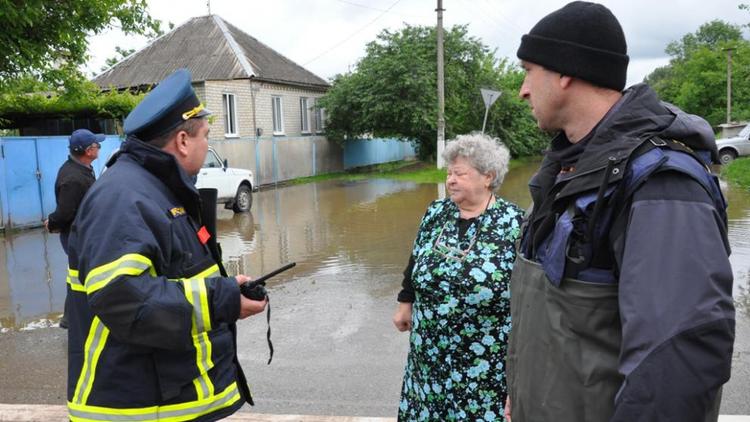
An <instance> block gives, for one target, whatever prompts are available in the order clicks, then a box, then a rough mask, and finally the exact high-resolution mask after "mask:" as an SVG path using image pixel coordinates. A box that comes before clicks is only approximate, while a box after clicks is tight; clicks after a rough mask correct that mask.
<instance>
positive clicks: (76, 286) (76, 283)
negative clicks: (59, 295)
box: [65, 268, 86, 292]
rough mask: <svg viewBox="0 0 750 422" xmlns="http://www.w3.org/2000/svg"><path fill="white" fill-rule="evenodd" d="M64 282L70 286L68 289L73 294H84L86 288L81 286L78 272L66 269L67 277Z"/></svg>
mask: <svg viewBox="0 0 750 422" xmlns="http://www.w3.org/2000/svg"><path fill="white" fill-rule="evenodd" d="M65 282H66V283H68V284H69V285H70V288H71V289H72V290H73V291H75V292H85V291H86V287H84V286H83V284H81V280H79V279H78V270H73V269H71V268H68V276H67V277H66V278H65Z"/></svg>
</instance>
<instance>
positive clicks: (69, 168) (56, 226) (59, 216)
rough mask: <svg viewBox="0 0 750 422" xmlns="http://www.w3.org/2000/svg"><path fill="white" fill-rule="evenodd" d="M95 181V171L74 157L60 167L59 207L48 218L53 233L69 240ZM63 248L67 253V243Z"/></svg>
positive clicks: (57, 194) (56, 199)
mask: <svg viewBox="0 0 750 422" xmlns="http://www.w3.org/2000/svg"><path fill="white" fill-rule="evenodd" d="M95 181H96V177H95V176H94V170H93V169H92V168H91V167H87V166H84V165H83V164H81V163H80V162H78V161H76V160H75V159H74V158H73V157H68V159H67V161H65V163H63V165H62V166H60V170H59V171H58V172H57V179H55V201H56V202H57V206H56V208H55V210H54V211H53V212H52V213H51V214H50V215H49V217H48V218H49V222H48V228H49V230H50V231H51V232H54V233H56V232H60V234H61V237H63V238H64V239H67V237H68V232H70V225H71V224H73V219H74V218H75V216H76V211H77V210H78V206H79V205H80V204H81V201H82V200H83V196H84V195H86V192H87V191H88V190H89V188H90V187H91V185H93V184H94V182H95ZM63 247H64V248H65V249H66V251H67V242H66V241H63Z"/></svg>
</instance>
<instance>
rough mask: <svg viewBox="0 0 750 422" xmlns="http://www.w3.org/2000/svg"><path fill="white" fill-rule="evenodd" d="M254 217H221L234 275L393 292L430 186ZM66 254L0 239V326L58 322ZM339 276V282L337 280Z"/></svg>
mask: <svg viewBox="0 0 750 422" xmlns="http://www.w3.org/2000/svg"><path fill="white" fill-rule="evenodd" d="M536 167H537V163H529V164H527V165H525V166H522V167H519V168H515V169H513V170H512V171H511V172H510V173H509V174H508V175H507V177H506V179H505V182H504V183H503V186H502V188H501V190H500V196H502V197H504V198H506V199H508V200H510V201H513V202H515V203H517V204H519V205H520V206H522V207H527V206H528V205H529V203H530V198H529V196H528V191H527V187H526V184H527V182H528V180H529V178H530V177H531V175H532V174H533V172H534V171H535V169H536ZM723 188H724V189H725V193H726V196H727V199H728V200H729V203H730V208H729V218H730V224H729V225H730V229H729V239H730V243H731V246H732V252H733V253H732V256H731V258H730V259H731V262H732V267H733V270H734V275H735V288H734V289H735V290H734V295H735V298H736V301H737V309H738V311H739V312H740V313H742V314H744V315H746V316H747V315H750V192H748V190H743V189H739V188H735V187H729V186H726V185H725V186H723ZM254 195H255V197H254V203H253V209H252V213H249V214H237V215H235V214H233V213H232V212H231V211H226V210H221V211H220V213H219V221H218V230H219V242H220V243H221V245H222V248H223V253H224V260H225V262H226V265H227V269H228V271H229V272H230V273H233V274H238V273H245V274H249V275H253V276H257V275H260V274H264V273H266V272H268V271H271V270H273V269H275V268H277V267H279V266H281V265H283V264H285V263H287V262H290V261H296V262H297V264H298V265H297V267H296V268H295V269H294V270H292V271H289V272H288V273H284V274H282V275H280V276H278V277H277V278H275V279H273V280H272V281H271V283H270V284H271V287H273V286H280V285H283V284H284V283H285V282H287V281H289V280H291V279H300V278H306V282H309V283H312V282H313V281H315V280H317V281H319V282H320V281H323V280H325V279H326V277H328V276H330V275H334V274H335V275H341V274H345V275H349V276H350V277H349V278H348V279H347V281H346V282H347V283H358V282H359V283H361V286H358V287H357V288H359V289H362V290H361V293H364V294H367V295H370V297H371V298H372V299H375V298H378V299H379V298H381V297H385V295H389V294H392V290H393V288H394V286H393V284H394V280H397V279H399V278H400V273H401V271H402V270H403V268H404V266H405V265H406V262H407V260H408V254H409V251H410V249H411V244H412V241H413V239H414V235H415V234H416V231H417V228H418V225H419V221H420V219H421V217H422V215H423V213H424V211H425V209H426V207H427V205H428V204H429V203H430V202H431V201H433V200H434V199H436V198H437V197H438V195H439V189H437V188H436V186H435V185H432V184H415V183H409V182H395V181H389V180H365V181H357V182H323V183H315V184H306V185H298V186H289V187H284V188H279V189H275V190H268V191H263V192H256V193H255V194H254ZM66 267H67V265H66V257H65V254H64V253H63V251H62V249H61V247H60V244H59V239H58V237H57V235H50V234H47V233H44V232H43V231H42V230H32V231H25V232H20V233H15V234H8V235H7V236H6V237H4V238H0V330H4V331H7V330H9V329H14V330H18V329H23V328H24V327H27V328H30V327H45V326H49V325H51V324H54V322H56V321H57V320H58V319H59V317H60V314H61V312H62V308H63V303H64V299H65V270H66ZM340 278H341V277H337V279H340Z"/></svg>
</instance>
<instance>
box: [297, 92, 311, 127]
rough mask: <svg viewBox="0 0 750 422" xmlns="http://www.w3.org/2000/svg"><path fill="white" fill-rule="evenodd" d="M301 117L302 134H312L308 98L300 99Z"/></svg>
mask: <svg viewBox="0 0 750 422" xmlns="http://www.w3.org/2000/svg"><path fill="white" fill-rule="evenodd" d="M299 115H300V127H301V128H302V133H310V106H309V105H308V99H307V97H300V99H299Z"/></svg>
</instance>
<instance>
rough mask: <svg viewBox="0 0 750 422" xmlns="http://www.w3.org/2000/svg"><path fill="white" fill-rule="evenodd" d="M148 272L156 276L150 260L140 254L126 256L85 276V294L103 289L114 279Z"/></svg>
mask: <svg viewBox="0 0 750 422" xmlns="http://www.w3.org/2000/svg"><path fill="white" fill-rule="evenodd" d="M146 270H149V273H150V274H151V275H152V276H156V270H154V266H153V264H152V263H151V260H150V259H148V258H147V257H145V256H143V255H140V254H134V253H133V254H127V255H123V256H122V257H120V258H118V259H116V260H114V261H112V262H110V263H108V264H104V265H100V266H98V267H96V268H94V269H93V270H91V271H89V273H88V274H87V275H86V282H85V283H84V284H85V286H86V292H87V293H88V294H91V293H94V292H95V291H97V290H100V289H102V288H104V287H105V286H106V285H107V284H108V283H109V282H110V281H112V280H113V279H114V278H115V277H118V276H121V275H132V276H137V275H141V274H142V273H143V272H144V271H146Z"/></svg>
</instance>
